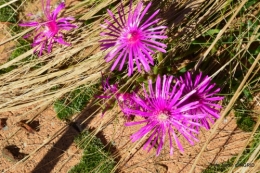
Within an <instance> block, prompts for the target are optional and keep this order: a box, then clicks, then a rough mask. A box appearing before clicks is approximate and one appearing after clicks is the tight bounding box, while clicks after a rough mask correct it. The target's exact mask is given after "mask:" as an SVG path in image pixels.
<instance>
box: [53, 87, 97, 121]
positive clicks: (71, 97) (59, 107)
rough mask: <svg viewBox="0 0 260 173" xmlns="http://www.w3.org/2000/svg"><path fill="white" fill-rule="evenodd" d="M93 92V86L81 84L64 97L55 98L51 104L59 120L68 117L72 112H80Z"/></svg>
mask: <svg viewBox="0 0 260 173" xmlns="http://www.w3.org/2000/svg"><path fill="white" fill-rule="evenodd" d="M94 92H95V86H88V87H86V86H81V87H78V88H77V89H75V90H74V91H72V92H71V93H69V94H68V95H66V96H65V97H64V98H62V99H60V100H57V101H56V102H55V103H54V105H53V106H54V110H55V112H56V113H57V117H58V118H59V119H61V120H65V119H70V117H71V116H72V115H73V114H75V113H77V112H80V111H81V110H82V109H83V108H84V107H85V105H86V103H87V102H88V101H89V100H90V99H91V98H92V97H93V95H94Z"/></svg>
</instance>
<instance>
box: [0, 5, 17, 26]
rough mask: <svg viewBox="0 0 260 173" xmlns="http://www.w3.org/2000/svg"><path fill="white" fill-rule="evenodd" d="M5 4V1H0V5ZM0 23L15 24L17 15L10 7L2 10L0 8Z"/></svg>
mask: <svg viewBox="0 0 260 173" xmlns="http://www.w3.org/2000/svg"><path fill="white" fill-rule="evenodd" d="M7 2H8V1H7V0H0V5H4V4H5V3H7ZM0 21H1V22H10V23H16V22H17V14H16V12H15V10H14V8H13V7H12V5H7V6H5V7H3V8H0Z"/></svg>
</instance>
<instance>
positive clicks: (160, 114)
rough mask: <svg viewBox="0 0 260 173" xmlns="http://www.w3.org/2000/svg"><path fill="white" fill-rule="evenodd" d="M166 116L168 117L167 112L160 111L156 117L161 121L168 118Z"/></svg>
mask: <svg viewBox="0 0 260 173" xmlns="http://www.w3.org/2000/svg"><path fill="white" fill-rule="evenodd" d="M168 118H169V116H168V114H167V113H165V112H161V113H159V114H158V119H159V120H160V121H161V122H163V121H166V120H168Z"/></svg>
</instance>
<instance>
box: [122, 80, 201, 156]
mask: <svg viewBox="0 0 260 173" xmlns="http://www.w3.org/2000/svg"><path fill="white" fill-rule="evenodd" d="M172 79H173V77H172V76H170V77H166V76H165V75H164V76H163V80H162V81H161V78H160V76H158V77H157V80H156V85H155V88H154V89H153V86H152V81H151V80H149V83H148V89H149V93H147V91H146V89H145V86H144V85H143V91H144V94H143V95H144V98H141V97H139V96H138V95H137V94H135V95H134V97H132V99H133V101H134V102H135V103H136V104H137V105H139V108H138V109H135V108H129V107H126V108H124V110H123V112H125V113H127V114H129V115H135V116H139V117H142V118H143V120H141V121H137V122H128V123H126V125H127V126H132V125H137V124H143V127H142V128H141V129H139V131H138V132H136V133H135V134H133V135H132V136H131V138H132V141H133V142H134V141H137V140H139V139H141V138H143V137H144V136H146V135H148V136H149V138H148V139H147V141H146V142H145V144H144V149H146V148H147V147H148V145H149V144H150V147H149V149H148V152H149V151H150V149H151V148H152V147H153V146H154V145H155V144H156V142H157V143H158V148H157V156H158V155H159V154H160V152H161V150H162V147H163V145H164V143H165V138H166V136H168V137H169V141H170V154H173V140H174V141H175V143H176V145H177V147H178V148H179V150H181V151H183V147H182V145H181V143H180V141H179V139H178V137H177V134H176V132H179V133H180V134H181V135H182V136H183V137H184V138H185V139H186V140H187V141H188V142H189V143H190V144H191V145H193V144H194V141H198V139H197V138H196V137H195V136H194V135H193V133H196V134H198V133H199V132H198V130H196V129H194V128H191V127H190V125H193V126H201V125H200V124H199V123H197V122H194V121H193V120H194V119H195V120H200V119H202V118H204V117H205V114H204V113H198V114H196V115H191V114H189V111H190V110H193V109H196V108H198V106H199V104H198V103H199V101H190V102H189V103H186V104H185V105H183V104H182V103H184V102H186V101H187V100H188V99H189V98H190V96H191V95H193V94H194V93H195V92H196V90H192V91H191V92H190V93H187V94H186V95H185V96H183V90H184V88H185V85H184V84H181V83H180V82H179V81H177V82H176V84H175V85H174V84H173V83H172Z"/></svg>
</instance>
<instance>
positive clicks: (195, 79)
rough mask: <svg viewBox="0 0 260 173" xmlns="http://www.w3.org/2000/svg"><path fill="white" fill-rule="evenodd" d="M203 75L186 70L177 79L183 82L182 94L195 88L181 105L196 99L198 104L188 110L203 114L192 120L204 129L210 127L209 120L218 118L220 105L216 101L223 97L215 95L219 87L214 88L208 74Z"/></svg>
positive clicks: (192, 112)
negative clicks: (202, 116)
mask: <svg viewBox="0 0 260 173" xmlns="http://www.w3.org/2000/svg"><path fill="white" fill-rule="evenodd" d="M203 76H204V75H203V74H202V73H201V72H200V73H199V74H198V75H192V74H191V73H190V72H187V73H185V74H184V76H183V77H180V79H179V80H180V82H181V83H182V84H185V87H184V89H183V95H185V94H187V93H189V92H191V91H193V90H196V92H194V93H193V94H192V95H191V96H190V97H189V98H188V99H187V100H186V101H185V102H184V103H183V105H185V104H186V103H190V102H194V101H197V102H198V105H199V106H198V107H197V108H196V109H192V110H189V111H188V112H189V114H192V115H196V114H201V113H203V114H205V115H206V116H205V117H204V118H202V119H194V121H195V122H197V123H200V124H201V125H202V126H204V127H205V128H206V129H210V126H209V121H210V122H211V123H212V124H213V123H214V120H215V119H218V118H219V112H220V111H219V109H220V108H222V107H221V106H220V105H219V104H218V102H219V101H220V100H222V99H223V98H224V97H219V96H216V94H217V93H218V92H219V91H220V88H216V84H215V83H212V82H211V79H210V78H209V77H208V76H204V77H203Z"/></svg>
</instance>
